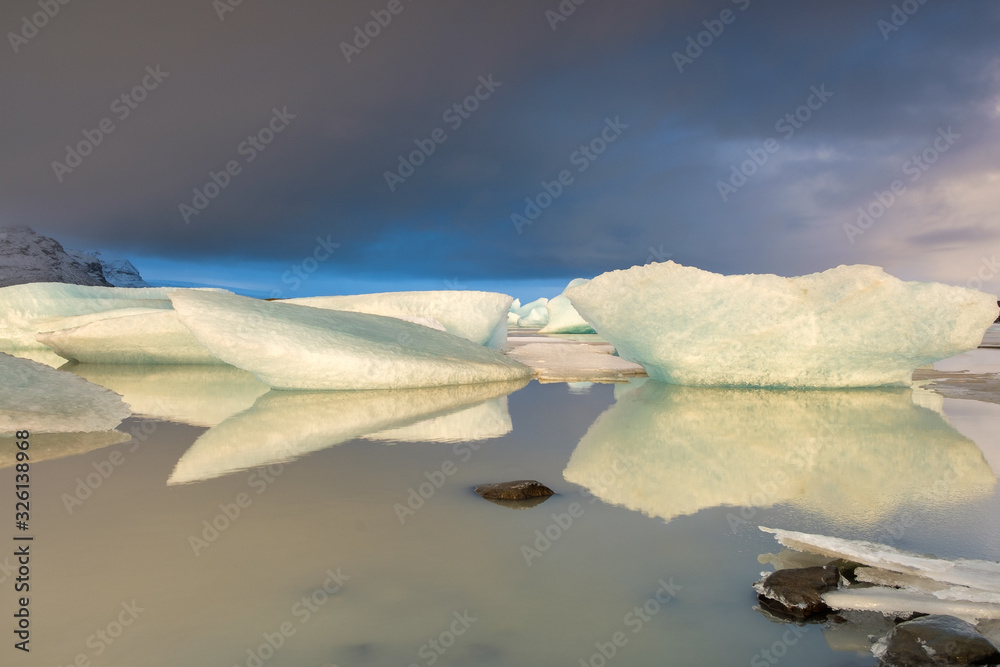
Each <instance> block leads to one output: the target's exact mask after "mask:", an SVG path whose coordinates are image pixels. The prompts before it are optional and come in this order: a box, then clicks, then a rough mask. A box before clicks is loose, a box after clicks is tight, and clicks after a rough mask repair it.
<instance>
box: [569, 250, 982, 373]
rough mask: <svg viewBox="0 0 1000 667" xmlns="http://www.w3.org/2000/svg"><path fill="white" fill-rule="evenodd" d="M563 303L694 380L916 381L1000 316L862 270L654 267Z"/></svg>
mask: <svg viewBox="0 0 1000 667" xmlns="http://www.w3.org/2000/svg"><path fill="white" fill-rule="evenodd" d="M566 296H568V297H569V299H570V301H571V302H572V303H573V305H574V306H575V307H576V309H577V310H578V311H579V312H580V314H581V315H582V316H583V318H584V319H585V320H587V321H588V322H590V323H591V324H592V325H593V327H594V329H596V330H597V332H598V333H599V334H600V335H601V336H602V337H603V338H604V339H606V340H607V341H609V342H610V343H611V344H612V345H614V346H615V349H617V350H618V353H619V354H620V355H621V356H622V357H623V358H625V359H628V360H630V361H634V362H636V363H639V364H642V365H643V366H644V367H645V368H646V371H647V372H648V373H649V375H650V377H652V378H653V379H656V380H660V381H662V382H669V383H673V384H687V385H749V386H774V387H855V386H858V387H860V386H877V385H900V386H903V385H908V384H909V382H910V377H911V376H912V374H913V370H914V369H915V368H916V367H917V366H920V365H923V364H927V363H930V362H932V361H935V360H938V359H944V358H946V357H950V356H952V355H954V354H958V353H959V352H963V351H965V350H971V349H975V348H976V346H978V345H979V342H980V341H981V340H982V339H983V332H984V331H986V329H987V328H988V327H989V326H990V324H991V323H992V322H993V320H994V319H995V318H996V315H997V304H996V298H995V297H994V296H992V295H988V294H984V293H982V292H979V291H976V290H972V289H968V288H965V287H951V286H948V285H941V284H937V283H919V282H903V281H901V280H898V279H896V278H893V277H892V276H890V275H888V274H886V273H885V272H884V271H883V270H882V269H880V268H879V267H876V266H864V265H857V266H839V267H837V268H835V269H830V270H829V271H824V272H823V273H814V274H811V275H807V276H800V277H797V278H782V277H780V276H775V275H743V276H722V275H719V274H716V273H709V272H708V271H702V270H700V269H696V268H692V267H685V266H681V265H679V264H675V263H674V262H665V263H660V264H657V263H654V264H647V265H645V266H636V267H632V268H631V269H628V270H627V271H613V272H611V273H605V274H603V275H600V276H598V277H597V278H594V279H593V280H592V281H590V282H589V283H586V284H583V285H578V286H576V287H571V288H569V289H567V290H566Z"/></svg>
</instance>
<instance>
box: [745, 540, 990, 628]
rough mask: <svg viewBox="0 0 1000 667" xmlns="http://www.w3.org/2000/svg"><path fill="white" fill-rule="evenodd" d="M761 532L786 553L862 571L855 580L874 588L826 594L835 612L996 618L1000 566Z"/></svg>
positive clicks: (868, 544)
mask: <svg viewBox="0 0 1000 667" xmlns="http://www.w3.org/2000/svg"><path fill="white" fill-rule="evenodd" d="M760 529H761V530H762V531H764V532H766V533H772V534H773V535H774V536H775V539H777V540H778V542H779V543H780V544H782V545H783V546H785V547H788V548H790V549H795V550H797V551H803V552H806V553H812V554H818V555H821V556H825V557H828V558H831V559H837V558H839V559H843V560H846V561H849V562H852V563H860V564H862V565H864V566H866V567H862V568H858V570H857V572H858V580H859V581H861V582H863V583H870V584H875V586H871V587H859V588H847V589H844V588H841V589H840V590H836V591H830V592H828V593H824V594H823V600H824V602H826V604H827V605H828V606H830V607H831V608H833V609H852V610H858V611H877V612H882V613H884V614H899V615H906V614H909V613H912V612H919V613H924V614H947V615H951V616H957V617H958V618H962V619H965V620H967V621H970V622H975V621H976V620H978V619H998V618H1000V563H996V562H992V561H984V560H969V559H956V560H947V559H943V558H935V557H933V556H924V555H919V554H913V553H908V552H905V551H900V550H899V549H896V548H894V547H891V546H888V545H885V544H877V543H874V542H866V541H862V540H846V539H842V538H838V537H831V536H828V535H814V534H810V533H800V532H795V531H790V530H780V529H774V528H765V527H763V526H761V527H760Z"/></svg>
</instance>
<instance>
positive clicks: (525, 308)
mask: <svg viewBox="0 0 1000 667" xmlns="http://www.w3.org/2000/svg"><path fill="white" fill-rule="evenodd" d="M548 302H549V300H548V299H547V298H545V297H542V298H540V299H535V300H534V301H529V302H528V303H526V304H524V305H520V300H518V304H519V305H518V306H517V308H515V307H514V306H513V305H511V307H510V312H512V313H517V315H518V317H524V316H525V315H527V314H528V313H530V312H531V311H533V310H535V309H536V308H538V307H541V306H545V304H547V303H548Z"/></svg>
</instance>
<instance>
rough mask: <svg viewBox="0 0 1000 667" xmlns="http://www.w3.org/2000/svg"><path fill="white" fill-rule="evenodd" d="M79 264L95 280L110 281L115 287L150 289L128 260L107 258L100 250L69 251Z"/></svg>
mask: <svg viewBox="0 0 1000 667" xmlns="http://www.w3.org/2000/svg"><path fill="white" fill-rule="evenodd" d="M66 252H67V253H68V254H69V256H70V257H72V258H73V259H74V260H76V262H77V264H80V265H81V266H84V267H86V269H87V273H89V274H90V275H92V276H94V277H95V278H96V277H98V276H100V277H101V279H103V280H106V281H108V282H109V283H111V284H112V285H114V286H115V287H149V285H148V284H147V283H146V281H145V280H143V279H142V276H140V275H139V270H138V269H137V268H135V266H134V265H133V264H132V262H130V261H128V260H127V259H113V258H107V257H105V256H104V255H103V253H101V251H100V250H94V251H92V252H84V251H82V250H67V251H66Z"/></svg>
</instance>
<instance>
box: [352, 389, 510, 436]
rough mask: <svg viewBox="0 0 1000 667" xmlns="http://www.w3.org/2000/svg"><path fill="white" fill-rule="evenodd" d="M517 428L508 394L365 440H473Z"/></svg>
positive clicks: (502, 433) (504, 433)
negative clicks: (511, 414) (508, 407)
mask: <svg viewBox="0 0 1000 667" xmlns="http://www.w3.org/2000/svg"><path fill="white" fill-rule="evenodd" d="M518 388H520V386H518ZM513 428H514V426H513V424H512V423H511V421H510V412H508V411H507V395H506V394H505V395H503V396H498V397H497V398H491V399H489V400H487V401H484V402H482V403H480V404H479V405H474V406H472V407H471V408H465V409H464V410H460V411H459V412H453V413H451V414H447V415H442V416H440V417H431V418H430V419H424V420H422V421H419V422H417V423H415V424H411V425H409V426H401V427H399V428H390V429H386V430H385V431H379V432H378V433H371V434H369V435H366V436H365V439H366V440H385V441H390V442H391V441H395V442H469V441H472V440H490V439H492V438H501V437H503V436H505V435H507V434H508V433H510V432H511V431H512V430H513Z"/></svg>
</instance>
